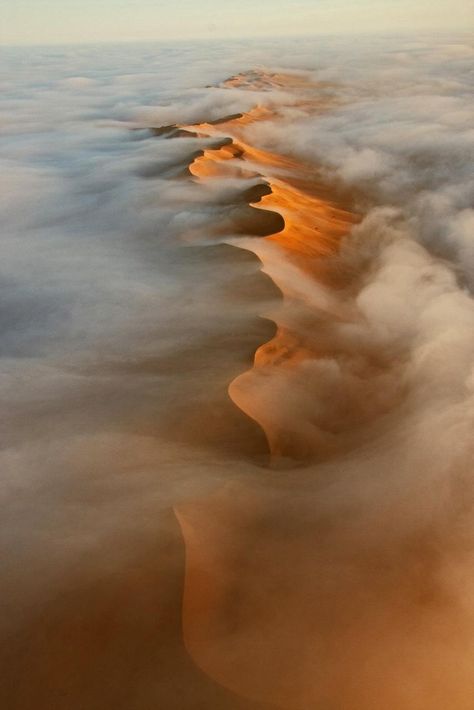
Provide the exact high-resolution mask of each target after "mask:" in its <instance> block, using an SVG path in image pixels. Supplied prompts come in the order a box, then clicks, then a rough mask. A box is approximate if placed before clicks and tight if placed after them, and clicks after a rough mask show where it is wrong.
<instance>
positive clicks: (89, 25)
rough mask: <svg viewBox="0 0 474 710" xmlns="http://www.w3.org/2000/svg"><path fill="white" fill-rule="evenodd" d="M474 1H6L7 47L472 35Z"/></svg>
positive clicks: (1, 35)
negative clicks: (372, 35)
mask: <svg viewBox="0 0 474 710" xmlns="http://www.w3.org/2000/svg"><path fill="white" fill-rule="evenodd" d="M473 15H474V12H473V9H472V2H471V0H294V1H293V2H292V1H291V0H258V2H257V1H256V0H237V1H236V2H233V1H232V2H231V1H230V0H220V1H219V0H201V1H200V2H196V1H195V0H100V1H99V2H98V0H2V10H1V15H0V42H1V43H2V44H7V45H10V44H62V43H81V42H101V41H139V40H167V39H191V38H197V39H198V38H212V37H222V38H225V37H255V36H270V35H285V34H288V35H298V34H319V33H323V34H325V33H331V34H332V33H338V32H342V33H360V32H390V31H410V30H411V31H442V30H446V31H458V30H461V31H463V30H464V31H469V30H472V29H473V25H474V22H473Z"/></svg>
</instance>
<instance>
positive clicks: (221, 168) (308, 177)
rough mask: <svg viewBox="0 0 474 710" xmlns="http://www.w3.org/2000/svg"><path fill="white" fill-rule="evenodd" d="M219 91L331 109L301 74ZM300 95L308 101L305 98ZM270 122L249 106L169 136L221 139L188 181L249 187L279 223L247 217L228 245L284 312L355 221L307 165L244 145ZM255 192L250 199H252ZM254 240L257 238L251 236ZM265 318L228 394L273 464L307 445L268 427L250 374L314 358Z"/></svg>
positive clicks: (239, 82) (323, 275)
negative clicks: (277, 296) (279, 94)
mask: <svg viewBox="0 0 474 710" xmlns="http://www.w3.org/2000/svg"><path fill="white" fill-rule="evenodd" d="M223 86H224V87H226V88H239V89H245V90H254V91H258V90H265V89H266V88H272V89H275V88H277V89H285V90H287V91H293V92H298V91H300V92H301V91H303V92H304V94H305V96H304V97H303V98H301V99H300V101H299V103H300V105H304V107H305V109H306V110H313V111H321V110H325V109H326V108H328V107H329V106H330V105H331V101H330V99H322V98H321V95H320V93H319V92H318V88H319V86H318V85H314V84H311V82H310V81H309V80H308V79H307V77H305V76H304V75H298V74H282V73H278V74H271V73H266V72H263V71H251V72H246V73H243V74H241V75H237V76H235V77H231V78H230V79H228V80H227V81H225V82H224V83H223ZM308 89H309V90H311V92H312V98H308V97H307V96H306V94H307V92H308ZM270 120H271V121H275V120H278V112H277V111H276V110H272V109H270V108H268V107H266V106H260V105H257V106H256V107H255V108H253V109H251V110H250V111H248V112H246V113H243V114H235V115H232V116H228V117H223V118H222V119H217V120H213V121H207V122H203V123H198V124H193V125H183V126H177V129H176V130H178V131H182V132H184V133H187V134H189V135H199V136H201V137H209V138H210V137H213V138H217V139H218V140H222V145H219V146H217V147H211V148H207V149H204V150H203V151H202V152H201V154H200V155H198V156H196V157H194V158H193V160H192V162H191V163H190V165H189V172H190V173H191V175H192V176H193V177H194V178H196V179H198V180H200V181H207V180H210V181H212V180H225V179H241V180H242V181H244V180H245V181H248V180H252V181H256V182H255V184H254V185H253V188H251V190H250V193H249V195H248V196H249V200H248V204H249V206H250V207H252V208H253V209H255V210H259V211H263V212H264V213H265V214H266V217H267V220H268V219H269V218H270V217H271V215H273V214H274V213H277V214H278V215H280V216H281V217H282V226H281V228H279V229H276V230H274V231H271V232H270V233H269V234H266V235H262V233H261V232H259V226H258V221H259V220H258V217H257V215H255V217H254V219H253V222H252V224H249V225H248V231H249V235H246V236H239V237H237V238H234V239H231V240H230V241H229V243H232V244H233V245H234V246H236V247H239V248H243V249H246V250H248V251H250V252H252V253H254V254H255V255H256V256H257V257H258V259H259V260H260V262H261V264H262V267H261V268H262V271H263V272H264V273H266V274H267V275H268V276H269V277H270V278H271V279H272V281H273V283H274V284H275V285H276V286H277V287H278V289H279V290H280V291H281V293H282V298H283V301H284V304H285V305H287V306H288V305H289V304H291V302H292V301H294V300H295V299H296V300H297V301H301V300H305V296H304V294H303V293H301V292H298V291H295V288H294V284H295V275H296V282H297V281H298V275H297V272H298V271H300V272H301V275H302V277H303V278H304V279H308V280H309V281H313V280H315V279H317V280H318V281H319V282H322V283H323V282H324V280H325V279H326V280H327V279H330V275H329V273H328V270H327V268H326V263H325V257H328V256H330V255H331V254H334V253H335V252H336V251H337V249H338V245H339V243H340V240H341V239H342V238H343V237H345V236H346V235H347V234H348V233H349V231H350V229H351V227H352V226H353V225H354V224H356V223H357V222H358V221H359V215H357V214H356V213H355V212H354V211H351V209H350V207H348V206H347V205H345V204H342V203H341V200H340V199H338V198H336V197H335V196H334V194H331V189H330V188H328V187H327V186H326V185H325V184H324V182H323V181H322V179H321V178H320V177H319V176H318V175H316V174H315V168H314V166H313V165H310V164H305V163H304V162H303V161H301V160H296V159H294V158H291V157H289V156H285V155H282V154H278V153H274V152H270V151H266V150H262V149H259V148H257V147H255V146H253V145H251V144H250V143H249V142H247V141H246V138H245V130H246V128H247V127H248V126H249V125H252V124H254V123H256V122H261V121H270ZM262 188H263V189H264V192H263V194H261V191H262ZM265 188H267V190H265ZM255 190H256V191H257V195H256V196H255V195H254V194H252V191H253V192H255ZM332 192H333V191H332ZM270 225H271V226H272V220H271V219H270ZM258 234H260V235H261V236H263V239H262V238H258V237H256V236H255V235H258ZM268 247H270V249H269V248H268ZM272 319H273V320H274V322H275V325H276V334H275V336H274V337H273V338H272V339H271V340H270V341H268V342H267V343H262V345H261V346H260V347H259V348H258V350H257V351H256V353H255V357H254V362H253V367H252V369H251V370H250V371H249V372H247V373H243V374H242V376H240V377H237V378H236V379H234V380H233V381H232V382H231V383H229V396H230V397H231V399H232V401H233V402H234V403H235V404H236V405H237V406H238V407H239V408H240V409H241V410H242V411H244V412H245V413H246V414H247V415H248V416H249V417H250V418H252V419H254V420H255V421H256V422H257V423H258V424H260V426H261V427H262V428H263V430H264V432H265V434H266V436H267V440H268V442H269V446H270V452H271V455H272V458H273V462H274V463H275V462H277V460H281V459H284V458H285V457H292V458H296V459H298V458H305V456H306V454H307V446H305V444H304V443H302V442H295V441H294V439H293V437H292V436H291V433H289V432H286V431H284V430H277V429H275V426H274V424H273V423H272V422H271V421H270V420H269V418H268V416H267V415H266V404H262V403H261V401H260V397H259V391H258V390H259V388H258V378H257V379H256V380H255V379H254V378H253V375H254V372H255V370H259V371H264V370H265V369H266V368H280V367H291V366H292V364H293V363H294V362H296V361H298V360H301V359H304V358H305V357H307V356H308V355H310V356H311V357H314V356H315V355H316V353H315V352H314V348H313V349H312V350H311V352H309V351H308V347H307V345H306V346H305V345H304V344H303V343H302V341H301V337H300V334H298V332H295V330H297V328H298V324H296V323H293V324H288V323H284V322H282V321H280V319H279V317H278V316H277V315H274V316H273V318H272ZM255 385H256V386H255Z"/></svg>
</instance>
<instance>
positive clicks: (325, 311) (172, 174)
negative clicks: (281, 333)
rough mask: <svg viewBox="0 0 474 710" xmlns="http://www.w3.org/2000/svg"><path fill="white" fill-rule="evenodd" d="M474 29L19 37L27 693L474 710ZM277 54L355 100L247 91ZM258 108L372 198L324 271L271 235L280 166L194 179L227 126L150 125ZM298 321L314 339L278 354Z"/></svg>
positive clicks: (285, 137) (253, 133)
mask: <svg viewBox="0 0 474 710" xmlns="http://www.w3.org/2000/svg"><path fill="white" fill-rule="evenodd" d="M473 54H474V50H473V49H472V46H471V45H470V44H469V43H468V41H467V39H466V38H465V37H452V38H446V39H443V40H436V41H435V40H433V39H430V38H427V37H420V38H418V39H416V40H414V39H409V40H408V39H406V38H392V39H390V40H388V39H387V40H384V41H380V40H370V41H369V40H364V41H362V40H360V41H358V42H354V43H349V42H348V41H347V40H344V41H342V40H337V39H333V40H331V39H326V40H324V41H323V40H320V41H318V42H315V41H309V40H301V41H298V42H297V43H292V42H289V41H288V42H287V41H285V42H283V41H282V42H279V43H276V42H275V41H273V40H272V41H269V40H266V41H265V42H263V43H261V44H259V45H257V44H255V43H237V42H235V43H231V44H228V45H227V46H223V45H218V44H217V43H216V44H214V45H210V46H208V47H204V46H200V45H190V46H184V45H180V46H178V45H177V46H175V47H171V46H170V47H162V48H160V47H157V46H151V45H150V46H134V47H133V48H132V47H127V46H122V47H112V48H108V49H107V50H104V49H102V48H101V50H100V51H99V50H98V49H96V48H89V49H87V50H86V49H78V48H76V49H74V48H71V49H64V48H57V49H54V50H51V49H48V50H46V49H45V50H40V49H37V50H33V51H29V52H25V51H23V50H14V49H11V50H3V56H4V59H5V61H4V69H3V72H2V77H1V81H2V99H1V104H0V114H1V118H0V121H1V125H2V127H3V128H4V131H3V135H4V137H3V138H2V155H3V165H2V172H1V174H2V190H1V191H0V217H1V220H2V223H3V225H4V234H3V237H2V241H1V267H0V295H1V312H0V323H1V326H2V338H1V342H0V356H1V361H0V365H1V380H0V388H1V390H0V391H1V396H2V401H3V403H4V414H3V421H2V427H1V428H2V440H3V446H4V448H3V450H2V453H1V461H2V470H3V471H4V477H3V482H2V484H0V486H1V487H0V491H1V494H2V498H3V501H4V506H5V507H4V513H3V515H2V559H3V563H2V564H3V572H2V577H3V579H4V582H5V590H6V591H5V594H4V602H3V608H4V611H5V612H6V613H4V614H3V618H2V622H1V633H2V654H3V657H4V662H5V664H6V666H5V667H6V669H7V670H6V675H7V677H8V679H9V683H8V684H7V685H5V686H4V687H3V689H2V692H4V693H5V694H6V705H5V706H6V707H9V708H15V709H16V708H18V710H23V709H25V710H26V708H30V707H31V706H32V704H35V703H36V707H38V709H40V708H45V710H46V708H48V710H49V708H51V707H52V706H53V705H54V707H57V708H59V709H60V710H63V709H64V710H76V709H77V710H79V708H82V707H86V706H87V708H88V710H95V708H97V710H99V709H100V710H103V708H104V707H112V706H113V707H114V708H117V709H118V708H124V710H125V708H126V710H145V709H148V708H150V707H152V706H153V707H156V706H157V704H158V705H160V704H161V705H162V704H164V705H165V706H166V707H167V708H170V709H172V708H176V709H177V710H178V709H179V710H185V709H187V708H194V707H198V704H199V703H201V704H202V705H203V706H204V705H205V707H206V708H214V707H215V708H216V710H217V708H219V710H224V709H225V710H234V709H235V710H257V708H260V710H263V708H266V707H282V708H287V710H306V708H308V707H312V708H321V710H322V708H324V709H325V710H326V709H327V708H339V707H341V708H344V709H347V710H379V708H380V707H381V706H383V707H384V708H387V710H400V708H403V710H426V708H430V710H445V708H447V707H450V708H453V710H471V708H472V703H473V698H474V686H473V683H472V677H471V676H472V672H471V669H472V661H473V660H474V646H473V641H472V639H473V638H474V626H473V623H472V613H473V608H472V598H471V597H472V594H471V592H472V579H471V576H470V569H471V566H472V554H473V539H474V529H473V526H472V522H471V517H472V504H473V493H474V490H473V486H472V482H471V480H470V472H471V468H472V461H473V454H474V452H473V450H472V424H473V421H472V420H473V417H474V375H473V369H472V368H473V360H474V335H473V333H474V307H473V301H472V288H473V287H474V261H473V259H474V249H473V246H472V237H473V234H472V232H473V226H474V214H473V211H472V204H473V197H474V182H473V179H472V174H471V172H472V171H471V170H470V164H471V162H472V161H471V160H470V156H471V155H472V148H473V146H472V143H473V132H472V115H473V106H472V98H471V96H472V92H470V80H471V79H470V64H471V63H472V57H473ZM243 55H245V65H244V66H243V65H242V56H243ZM258 65H265V66H266V67H269V68H270V69H274V70H281V69H282V68H285V69H287V70H289V71H298V72H302V73H303V74H304V76H306V77H308V78H311V79H312V80H315V81H317V82H323V84H322V85H321V88H320V90H321V91H323V92H324V95H325V96H326V97H327V98H330V102H329V104H328V105H329V108H327V109H325V110H324V111H321V112H320V113H318V114H317V115H315V113H314V110H311V112H310V111H309V109H308V108H307V107H305V105H304V103H302V102H301V101H298V96H296V95H295V94H294V93H292V92H287V91H281V90H274V91H269V90H265V91H263V90H262V91H257V92H250V91H246V90H245V89H230V90H229V89H224V88H223V87H222V82H223V80H224V79H225V78H227V77H228V76H229V75H231V74H234V73H236V72H238V71H241V70H246V69H248V68H250V67H253V66H258ZM256 103H258V104H260V105H263V106H265V107H267V108H269V109H271V110H272V111H273V112H274V118H272V119H271V120H268V121H265V122H260V123H256V124H255V125H249V126H248V127H247V128H246V129H245V138H246V140H247V141H248V142H250V143H252V144H253V145H256V146H258V147H261V148H265V149H269V150H273V151H275V152H277V153H281V154H283V155H289V156H293V157H296V158H298V159H299V160H303V161H305V163H309V164H310V165H311V166H312V168H314V174H315V176H318V180H320V181H322V182H324V183H325V184H326V185H329V186H330V189H331V190H332V193H333V194H334V195H335V196H337V199H340V200H343V201H345V202H346V203H347V204H348V205H350V207H351V208H352V209H353V210H354V211H356V212H358V213H359V214H360V215H361V221H360V223H359V224H358V225H357V226H355V227H354V228H353V230H352V232H351V234H349V235H348V236H347V237H346V238H345V239H344V240H343V241H342V243H341V245H340V249H339V250H338V252H337V253H336V254H333V255H331V256H329V257H328V258H327V259H326V260H325V261H324V278H323V277H321V279H319V280H318V279H316V278H313V277H310V276H308V275H307V274H302V273H301V272H300V271H299V267H298V266H297V265H295V264H289V262H288V261H287V260H285V256H284V254H283V252H282V250H281V249H280V248H279V247H278V245H277V244H276V243H274V242H271V241H266V240H265V239H263V240H262V239H260V241H259V242H258V243H257V242H255V240H253V242H252V246H249V244H250V243H249V242H248V239H249V237H247V236H246V235H245V234H244V235H243V234H242V231H243V230H244V227H242V225H245V224H247V221H248V214H247V212H246V210H248V209H250V208H248V206H247V205H246V204H245V194H247V193H248V191H249V190H252V189H254V188H255V185H256V184H258V182H259V180H258V178H255V177H252V176H248V175H247V176H245V177H244V178H242V177H236V176H233V177H229V178H228V179H226V180H210V181H207V182H206V181H204V182H202V183H199V181H198V180H194V179H191V177H190V175H189V174H187V173H186V169H187V165H188V163H189V162H190V161H191V160H192V159H193V156H196V155H199V154H200V152H202V151H203V150H204V149H206V148H212V147H213V145H214V140H213V138H206V137H200V136H196V137H188V138H185V139H182V138H175V139H170V140H169V139H167V138H166V137H165V136H156V135H153V133H152V132H151V131H150V130H149V129H150V128H153V127H159V126H163V125H168V124H174V123H180V124H188V123H195V122H201V121H204V120H214V119H218V118H219V117H222V116H223V115H224V116H225V115H231V114H235V113H237V112H245V111H247V110H249V109H250V108H251V107H252V106H254V105H255V104H256ZM243 195H244V197H243ZM246 240H247V241H246ZM231 244H234V245H236V244H237V245H239V246H242V247H244V248H243V249H236V248H235V246H231ZM247 249H250V251H253V252H254V253H255V254H256V255H257V256H259V257H260V259H261V260H262V261H263V263H264V264H268V265H269V266H268V267H265V271H266V273H267V276H264V275H262V274H261V273H260V270H259V269H260V262H259V261H258V259H256V258H255V257H254V255H253V254H251V253H249V251H248V250H247ZM278 286H279V287H280V288H281V289H282V290H283V291H285V288H283V286H285V287H286V288H287V289H288V287H289V286H291V289H292V291H291V294H290V295H289V296H288V295H287V296H286V297H285V298H284V299H282V297H281V293H280V291H279V289H278V288H277V287H278ZM275 323H276V324H277V326H279V327H280V328H284V329H286V331H287V332H289V333H291V334H292V338H293V341H292V342H294V344H295V345H294V349H295V352H296V353H300V352H303V353H305V356H304V357H296V356H295V358H294V365H292V366H291V367H286V366H285V365H284V363H283V364H280V363H279V362H278V359H276V358H274V359H273V360H272V361H271V363H270V364H269V365H268V366H267V367H263V368H260V369H259V368H254V369H251V364H252V359H253V355H254V353H255V351H256V350H257V349H258V348H259V347H260V346H262V345H263V344H264V343H266V342H269V341H271V339H272V337H273V336H274V334H275ZM290 354H291V353H290ZM285 357H286V358H288V352H287V353H285ZM284 359H285V358H282V362H283V361H284ZM230 383H234V385H233V386H234V387H235V388H238V387H240V388H241V391H242V392H244V393H245V395H246V397H247V399H248V400H249V401H250V400H251V402H252V405H251V406H252V407H254V409H253V410H252V411H249V412H248V413H249V414H250V417H247V416H246V415H245V414H244V413H243V412H242V411H240V409H238V408H237V407H236V406H235V405H234V403H233V402H232V401H231V399H230V398H229V396H228V393H227V389H228V386H229V384H230ZM231 394H232V389H231ZM254 420H255V421H254ZM257 422H258V423H257ZM259 424H260V425H261V426H262V427H263V428H264V430H265V431H266V432H267V434H268V432H269V431H270V432H276V434H275V438H276V439H277V440H278V442H279V445H280V448H281V451H282V452H283V458H282V459H280V460H279V461H278V462H276V463H277V464H278V465H277V466H276V467H275V469H272V470H270V469H269V468H268V466H267V464H268V457H267V444H266V440H265V436H264V434H263V431H262V429H261V428H260V426H259ZM177 520H179V524H180V525H178V522H177ZM182 534H183V535H184V542H185V546H184V545H183V538H182ZM185 547H186V555H187V562H188V569H187V572H186V574H187V577H186V579H187V581H185V567H186V561H185V549H184V548H185ZM189 565H191V571H192V570H193V569H194V570H196V569H197V570H198V571H199V570H201V571H202V573H203V574H204V575H207V582H206V584H204V586H203V587H202V589H201V587H200V586H199V585H200V584H202V579H201V578H198V579H197V581H196V580H195V579H194V577H192V575H191V577H189V574H190V573H189ZM193 565H194V566H193ZM190 579H191V583H192V587H191V592H190V587H189V584H190V582H189V580H190ZM186 585H188V586H187V587H186ZM196 585H197V587H196ZM183 589H184V590H185V592H184V594H185V597H184V598H185V608H184V613H185V624H184V637H183V629H182V621H181V614H182V609H181V603H182V597H183ZM194 589H197V592H196V593H194V592H193V590H194ZM186 590H187V591H186ZM189 594H191V597H192V600H191V601H192V603H191V608H192V609H194V607H193V604H196V605H197V607H196V608H198V609H200V615H199V614H198V615H196V614H195V613H194V612H193V614H194V615H193V614H189V608H188V606H187V605H188V602H189ZM186 595H188V596H186ZM196 599H197V601H196ZM208 600H210V601H208ZM199 604H201V607H199ZM187 614H188V616H190V617H191V621H189V619H188V617H187V616H186V615H187ZM196 618H197V619H198V623H197V624H196V621H195V620H196ZM65 639H66V640H65Z"/></svg>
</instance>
